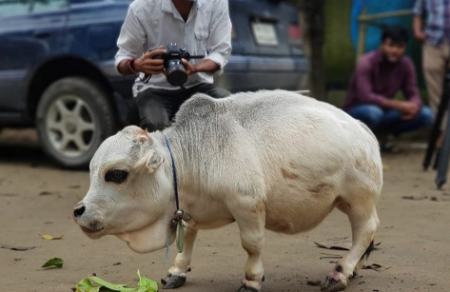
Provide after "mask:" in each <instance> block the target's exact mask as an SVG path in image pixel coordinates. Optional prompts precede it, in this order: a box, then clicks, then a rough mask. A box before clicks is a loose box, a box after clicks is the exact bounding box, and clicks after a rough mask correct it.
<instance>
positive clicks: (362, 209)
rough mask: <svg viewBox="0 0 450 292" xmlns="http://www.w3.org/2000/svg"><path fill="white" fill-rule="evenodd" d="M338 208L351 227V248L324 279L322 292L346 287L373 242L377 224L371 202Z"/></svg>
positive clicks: (374, 209)
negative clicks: (343, 213) (345, 215)
mask: <svg viewBox="0 0 450 292" xmlns="http://www.w3.org/2000/svg"><path fill="white" fill-rule="evenodd" d="M341 206H343V207H340V206H339V205H338V207H339V209H341V210H342V211H344V212H345V213H346V214H347V215H348V217H349V219H350V223H351V226H352V248H351V249H350V251H349V253H348V254H347V255H346V256H345V257H344V258H342V259H341V260H339V261H338V263H337V264H336V266H335V268H334V270H333V271H332V272H331V273H330V274H329V275H328V276H327V277H326V279H325V283H324V285H323V286H322V291H326V292H334V291H341V290H344V289H345V288H346V287H347V283H348V279H349V278H350V277H351V276H352V275H353V272H354V271H355V268H356V266H357V265H358V263H359V262H360V260H361V259H362V257H363V255H364V254H365V253H366V251H367V250H368V248H369V247H370V245H371V242H372V241H373V238H374V235H375V231H376V229H377V227H378V224H379V219H378V215H377V210H376V208H375V204H374V203H373V201H372V200H367V201H366V202H361V201H358V202H357V203H355V204H347V203H344V204H342V205H341Z"/></svg>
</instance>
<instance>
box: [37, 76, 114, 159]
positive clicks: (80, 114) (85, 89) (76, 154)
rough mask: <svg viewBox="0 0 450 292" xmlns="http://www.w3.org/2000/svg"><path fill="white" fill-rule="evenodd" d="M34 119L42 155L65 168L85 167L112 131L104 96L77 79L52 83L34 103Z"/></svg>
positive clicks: (111, 116)
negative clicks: (35, 107)
mask: <svg viewBox="0 0 450 292" xmlns="http://www.w3.org/2000/svg"><path fill="white" fill-rule="evenodd" d="M36 117H37V120H36V124H37V130H38V134H39V139H40V141H41V144H42V145H43V148H44V150H45V152H46V153H47V154H48V155H49V156H50V157H52V158H53V159H54V160H56V161H57V162H58V163H60V164H62V165H63V166H65V167H69V168H77V167H84V166H86V165H87V164H88V163H89V161H90V159H91V158H92V156H93V155H94V153H95V151H96V150H97V148H98V147H99V146H100V143H101V142H102V141H103V140H104V139H105V138H107V137H108V136H110V135H112V134H113V133H114V131H115V130H116V128H115V123H114V114H113V111H112V108H111V106H110V104H109V102H108V97H107V95H106V94H105V92H104V91H103V90H101V89H100V88H99V87H98V86H97V85H96V84H95V83H94V82H92V81H90V80H87V79H84V78H78V77H67V78H63V79H60V80H57V81H56V82H54V83H52V84H51V85H50V86H49V87H48V88H47V89H46V90H45V91H44V93H43V95H42V98H41V99H40V101H39V103H38V107H37V112H36Z"/></svg>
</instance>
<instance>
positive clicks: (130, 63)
mask: <svg viewBox="0 0 450 292" xmlns="http://www.w3.org/2000/svg"><path fill="white" fill-rule="evenodd" d="M117 71H119V73H120V74H122V75H133V74H136V73H137V72H136V69H135V68H134V60H133V59H125V60H122V61H120V63H119V65H118V66H117Z"/></svg>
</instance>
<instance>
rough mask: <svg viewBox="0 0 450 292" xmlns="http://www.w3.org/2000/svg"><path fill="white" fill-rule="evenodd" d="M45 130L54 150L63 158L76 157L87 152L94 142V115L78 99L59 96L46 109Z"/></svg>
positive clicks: (76, 97) (87, 106)
mask: <svg viewBox="0 0 450 292" xmlns="http://www.w3.org/2000/svg"><path fill="white" fill-rule="evenodd" d="M46 130H47V133H48V138H49V140H50V143H51V145H52V146H53V148H54V149H56V150H57V151H58V152H60V153H61V154H63V155H64V156H68V157H77V156H80V155H82V154H84V153H85V152H86V151H88V150H89V148H90V147H91V146H92V144H93V142H94V133H95V132H96V131H95V130H96V125H95V121H94V115H93V113H92V110H91V108H90V107H89V105H88V104H87V103H85V102H84V101H83V100H82V99H81V98H80V97H78V96H75V95H64V96H60V97H59V98H57V99H56V100H55V101H54V102H53V103H52V104H51V105H50V107H49V109H48V112H47V118H46Z"/></svg>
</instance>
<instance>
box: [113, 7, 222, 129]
mask: <svg viewBox="0 0 450 292" xmlns="http://www.w3.org/2000/svg"><path fill="white" fill-rule="evenodd" d="M173 43H175V44H177V46H178V47H179V48H184V49H186V51H187V52H189V53H190V54H191V55H205V58H203V59H200V60H194V59H192V60H190V61H188V60H184V59H183V60H182V62H183V65H184V67H185V69H186V73H187V74H188V79H187V81H186V83H185V84H184V86H183V87H182V88H181V87H176V86H173V85H171V84H170V83H169V82H168V81H167V78H166V76H165V74H164V65H163V60H162V59H161V55H162V54H163V53H164V52H165V51H166V50H165V46H167V45H169V44H173ZM117 46H118V47H119V51H118V52H117V54H116V68H117V70H118V71H119V72H120V73H121V74H123V75H131V74H139V77H138V78H137V79H136V81H135V83H134V86H133V94H134V96H135V97H136V102H137V106H138V110H139V116H140V121H141V126H142V127H144V128H147V129H148V130H149V131H154V130H160V129H163V128H164V127H166V126H168V125H169V124H170V120H171V119H172V118H173V116H174V115H175V113H176V112H177V111H178V109H179V107H180V105H181V104H182V103H183V102H184V101H185V100H186V99H188V98H189V97H190V96H191V95H192V94H194V93H196V92H203V93H206V94H208V95H210V96H212V97H216V98H221V97H225V96H227V95H228V94H229V92H227V91H226V90H224V89H220V88H216V87H214V86H213V82H214V78H213V73H215V72H217V71H221V70H223V67H224V66H225V65H226V63H227V61H228V58H229V56H230V54H231V20H230V16H229V10H228V0H135V1H133V3H131V5H130V7H129V9H128V13H127V16H126V18H125V21H124V23H123V25H122V29H121V32H120V35H119V39H118V40H117Z"/></svg>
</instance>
